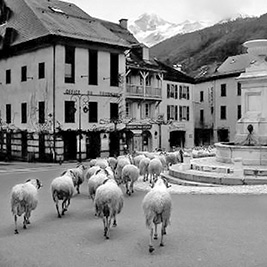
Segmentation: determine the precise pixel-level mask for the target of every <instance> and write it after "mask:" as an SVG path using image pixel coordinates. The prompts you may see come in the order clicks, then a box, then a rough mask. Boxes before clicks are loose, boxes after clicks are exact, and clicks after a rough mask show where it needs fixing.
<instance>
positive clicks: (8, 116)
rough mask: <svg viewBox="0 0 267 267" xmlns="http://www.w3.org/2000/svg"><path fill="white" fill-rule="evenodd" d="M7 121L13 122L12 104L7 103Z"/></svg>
mask: <svg viewBox="0 0 267 267" xmlns="http://www.w3.org/2000/svg"><path fill="white" fill-rule="evenodd" d="M6 123H11V104H6Z"/></svg>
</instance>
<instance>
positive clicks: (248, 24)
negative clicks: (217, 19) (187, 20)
mask: <svg viewBox="0 0 267 267" xmlns="http://www.w3.org/2000/svg"><path fill="white" fill-rule="evenodd" d="M266 25H267V14H264V15H262V16H260V17H245V18H237V19H235V20H229V21H227V22H222V23H218V24H215V25H213V26H210V27H206V28H203V29H201V30H197V31H194V32H190V33H186V34H178V35H175V36H172V37H171V38H168V39H166V40H164V41H162V42H160V43H158V44H156V45H154V46H152V47H151V48H150V55H151V57H152V58H153V57H155V58H157V59H158V60H161V61H162V62H164V63H166V64H168V65H171V66H172V65H174V64H179V65H182V70H183V71H185V72H186V73H188V74H189V75H191V76H196V75H197V74H198V73H199V71H200V69H203V68H204V67H206V72H207V73H208V72H209V71H212V70H214V69H215V68H216V66H218V65H219V64H221V63H222V62H223V61H224V60H225V59H226V58H227V57H229V56H234V55H238V54H242V53H245V52H246V50H245V48H244V47H243V43H244V42H246V41H248V40H252V39H265V38H267V27H266Z"/></svg>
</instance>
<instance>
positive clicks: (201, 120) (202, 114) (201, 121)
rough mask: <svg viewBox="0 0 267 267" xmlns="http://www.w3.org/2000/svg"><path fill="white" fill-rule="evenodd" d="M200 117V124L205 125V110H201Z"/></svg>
mask: <svg viewBox="0 0 267 267" xmlns="http://www.w3.org/2000/svg"><path fill="white" fill-rule="evenodd" d="M199 115H200V117H199V118H200V123H203V122H204V109H201V110H200V114H199Z"/></svg>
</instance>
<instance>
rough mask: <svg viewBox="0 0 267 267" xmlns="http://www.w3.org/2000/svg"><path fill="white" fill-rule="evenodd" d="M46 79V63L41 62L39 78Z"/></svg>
mask: <svg viewBox="0 0 267 267" xmlns="http://www.w3.org/2000/svg"><path fill="white" fill-rule="evenodd" d="M44 77H45V63H44V62H41V63H39V65H38V78H39V79H44Z"/></svg>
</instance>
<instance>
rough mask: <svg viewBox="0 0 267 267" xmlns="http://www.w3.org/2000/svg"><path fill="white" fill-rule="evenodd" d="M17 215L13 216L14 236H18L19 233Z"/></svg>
mask: <svg viewBox="0 0 267 267" xmlns="http://www.w3.org/2000/svg"><path fill="white" fill-rule="evenodd" d="M17 219H18V217H17V215H14V221H15V231H14V234H18V233H19V231H18V225H17Z"/></svg>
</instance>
